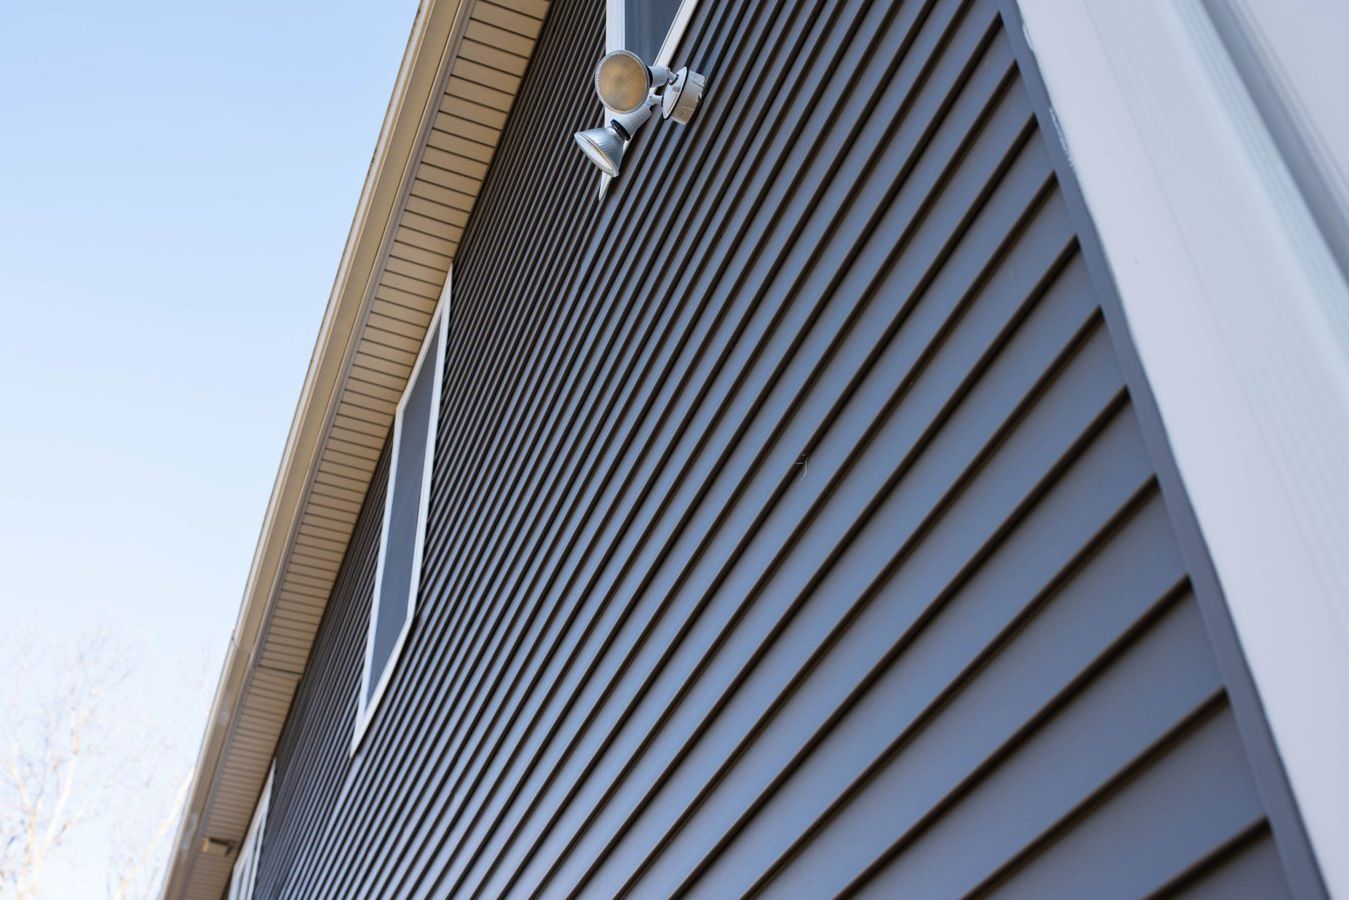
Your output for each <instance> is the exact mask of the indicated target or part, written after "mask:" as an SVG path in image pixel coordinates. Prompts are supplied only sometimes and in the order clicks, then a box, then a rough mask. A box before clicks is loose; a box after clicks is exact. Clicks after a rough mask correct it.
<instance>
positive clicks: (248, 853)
mask: <svg viewBox="0 0 1349 900" xmlns="http://www.w3.org/2000/svg"><path fill="white" fill-rule="evenodd" d="M275 776H276V763H275V762H273V763H272V768H271V770H270V771H268V773H267V782H266V783H265V784H264V785H263V786H262V796H261V797H259V798H258V806H257V809H255V810H253V818H252V820H251V821H250V822H249V823H248V831H246V832H245V833H244V842H243V843H242V844H240V845H239V855H238V856H237V857H236V858H235V860H234V871H233V872H232V873H231V874H230V886H229V892H228V894H226V898H227V900H252V897H253V888H254V887H255V886H256V885H257V880H258V860H259V859H260V858H261V856H262V836H263V833H264V832H265V831H266V829H267V811H268V810H269V809H270V808H271V805H272V779H273V778H274V777H275Z"/></svg>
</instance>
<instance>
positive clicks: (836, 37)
mask: <svg viewBox="0 0 1349 900" xmlns="http://www.w3.org/2000/svg"><path fill="white" fill-rule="evenodd" d="M602 6H603V4H602V3H600V2H598V0H585V2H582V0H576V2H569V0H558V2H556V3H555V4H554V6H553V9H552V11H551V12H550V15H549V19H548V21H547V23H546V25H545V28H544V31H543V34H542V35H541V37H540V42H539V45H538V49H537V51H536V55H535V58H534V60H533V62H532V63H531V67H530V70H529V72H528V74H527V77H526V80H525V83H524V86H523V88H522V90H521V93H520V96H519V99H518V101H517V105H516V108H515V110H514V112H513V113H512V116H511V120H510V121H509V123H508V125H507V128H506V132H505V135H504V137H503V140H502V144H501V146H500V148H499V150H498V152H497V157H496V160H495V161H494V163H493V168H492V171H491V174H490V176H489V178H488V182H487V184H486V185H485V187H484V190H483V192H482V194H481V196H480V199H479V203H478V206H477V209H476V211H475V213H474V218H473V220H472V222H471V223H470V225H469V228H468V230H467V232H466V234H465V238H464V243H463V245H462V247H461V248H460V251H459V255H458V257H457V260H456V263H455V272H454V289H453V307H452V316H451V332H450V335H449V346H448V350H447V359H446V369H445V388H444V393H443V397H442V402H441V409H440V420H439V421H440V424H439V435H438V440H437V446H436V452H435V461H434V477H433V482H432V493H431V503H430V513H429V517H428V518H429V526H428V537H427V544H426V554H425V562H424V567H423V576H422V588H421V590H422V593H421V599H420V602H419V605H418V609H417V613H416V619H415V622H414V624H413V627H412V631H411V633H410V635H409V640H408V643H407V645H406V648H405V650H404V652H403V654H402V657H401V659H400V660H399V662H398V664H397V666H398V667H397V669H396V671H395V674H394V677H393V680H392V681H391V683H390V686H389V689H388V692H387V694H386V696H385V698H384V700H383V703H382V705H381V708H380V709H379V711H378V712H377V714H376V716H375V718H374V719H373V721H372V722H371V725H370V729H369V731H368V733H367V734H366V735H365V738H364V742H363V743H362V745H361V748H360V750H359V752H358V753H357V754H356V755H355V756H354V757H351V758H349V757H348V755H347V748H348V746H349V742H350V738H351V729H352V724H353V718H354V715H355V711H356V697H357V690H358V681H359V677H360V669H361V661H362V648H363V646H364V642H365V628H366V623H367V622H368V612H369V603H370V598H371V594H372V589H373V574H374V567H375V553H376V549H377V546H378V541H379V530H380V522H379V517H380V515H381V513H382V508H383V491H384V489H385V481H386V480H387V466H388V462H387V451H386V459H385V460H384V461H383V462H382V463H381V466H380V469H379V471H378V472H377V474H376V477H375V482H374V485H373V486H372V488H371V491H370V494H369V496H368V497H367V498H366V502H365V508H364V512H363V513H362V515H361V520H360V522H359V524H358V526H357V530H356V534H355V536H354V538H353V540H352V543H351V546H350V549H349V551H348V554H347V558H346V561H345V563H344V565H343V571H342V574H341V576H340V578H339V581H338V585H337V588H336V590H335V591H334V594H333V596H332V599H331V601H330V603H329V606H328V610H327V613H326V615H325V618H324V621H323V624H322V626H321V628H320V632H319V636H318V640H317V643H316V645H315V649H314V651H313V654H312V656H311V658H310V661H309V665H308V668H307V670H306V673H305V676H304V680H303V682H302V684H301V686H300V689H299V693H298V695H297V698H296V701H295V704H294V706H293V708H292V710H291V714H290V718H289V721H288V723H287V725H286V729H285V732H284V735H283V737H282V740H281V743H280V746H279V747H278V751H277V768H276V780H275V788H274V794H273V798H272V801H271V812H270V818H269V822H268V824H267V832H266V834H267V837H266V841H265V844H264V847H263V851H262V859H261V863H260V869H259V875H258V885H259V894H260V895H261V896H268V897H271V896H304V897H320V896H321V897H332V896H360V897H386V896H400V897H401V896H410V897H431V896H434V897H440V896H465V897H467V896H484V897H497V896H520V897H524V896H533V895H545V896H565V895H568V894H574V895H582V896H595V897H608V896H613V895H615V894H619V893H627V894H630V895H632V896H636V897H651V896H667V895H670V894H673V893H676V892H677V891H678V892H686V893H688V894H690V895H693V896H705V897H713V898H724V897H732V896H737V895H740V894H743V893H745V892H762V893H766V894H769V895H775V896H778V895H780V896H794V897H816V896H829V895H833V894H836V893H840V892H847V891H856V892H860V893H863V894H867V895H874V896H882V897H893V896H912V897H950V896H957V895H961V894H966V893H984V892H992V891H1000V892H1006V893H1008V894H1013V895H1023V896H1036V897H1044V896H1072V895H1091V896H1094V897H1099V896H1141V895H1144V894H1148V893H1151V892H1157V891H1168V890H1172V891H1177V892H1188V893H1189V894H1190V895H1191V896H1223V897H1235V896H1253V897H1256V896H1258V897H1270V896H1278V895H1280V894H1283V893H1288V891H1289V889H1288V880H1287V873H1286V872H1285V869H1284V866H1285V863H1284V862H1283V860H1284V858H1285V856H1284V855H1281V852H1280V850H1281V848H1279V847H1277V846H1276V843H1275V839H1276V838H1278V839H1279V840H1280V841H1287V840H1291V839H1292V838H1288V837H1286V836H1284V835H1281V834H1277V833H1275V832H1273V831H1272V830H1271V827H1270V824H1269V821H1268V818H1267V810H1266V804H1267V802H1268V801H1267V800H1262V796H1265V795H1264V794H1262V791H1261V790H1259V789H1257V780H1256V778H1255V777H1254V774H1253V771H1254V770H1253V766H1252V762H1251V759H1250V755H1249V753H1248V752H1247V747H1246V740H1245V739H1244V738H1243V733H1244V731H1243V728H1239V727H1238V721H1237V718H1238V716H1237V712H1238V711H1237V710H1235V709H1234V706H1233V704H1232V703H1231V702H1230V700H1229V697H1230V696H1231V692H1230V690H1229V687H1230V685H1229V683H1228V681H1227V680H1226V679H1225V676H1224V675H1223V673H1222V671H1221V670H1220V667H1219V665H1218V664H1217V662H1216V658H1215V653H1214V649H1213V646H1212V641H1211V638H1210V628H1209V627H1207V626H1206V622H1205V619H1204V617H1203V616H1201V607H1200V604H1199V603H1198V602H1197V600H1196V596H1195V587H1194V584H1193V582H1194V579H1193V578H1192V577H1191V574H1190V572H1188V571H1187V564H1186V562H1185V559H1184V557H1183V555H1182V553H1181V550H1180V546H1179V544H1178V540H1177V536H1176V531H1175V528H1174V525H1173V521H1174V515H1173V511H1172V510H1173V508H1174V505H1175V504H1176V503H1179V502H1183V498H1176V497H1165V498H1164V497H1163V495H1162V492H1161V490H1160V488H1159V486H1158V484H1159V481H1158V475H1157V467H1156V462H1155V460H1154V457H1153V454H1152V452H1150V450H1149V446H1148V444H1147V442H1145V440H1144V435H1143V431H1142V427H1141V426H1140V419H1139V416H1138V412H1137V409H1136V408H1135V399H1134V398H1133V396H1132V394H1131V391H1130V390H1129V389H1128V388H1127V387H1126V384H1125V379H1124V377H1123V375H1122V374H1121V372H1122V365H1121V358H1120V356H1119V351H1118V347H1119V342H1120V341H1121V340H1122V336H1121V335H1119V334H1111V333H1110V327H1109V325H1108V317H1107V316H1106V315H1105V314H1104V313H1103V309H1102V297H1101V296H1100V292H1099V291H1098V289H1097V287H1096V281H1094V280H1093V278H1092V277H1091V276H1090V274H1089V267H1088V265H1087V263H1086V260H1085V259H1084V254H1083V251H1082V245H1083V242H1082V240H1081V239H1080V236H1079V235H1078V234H1077V232H1076V231H1075V228H1074V225H1073V221H1074V219H1073V217H1072V216H1071V215H1070V214H1069V207H1068V204H1067V202H1066V201H1065V196H1064V192H1063V190H1062V188H1061V187H1060V185H1059V183H1058V181H1057V179H1056V175H1055V166H1054V165H1053V163H1052V156H1051V153H1050V147H1049V145H1047V143H1046V141H1045V138H1044V135H1043V134H1042V133H1041V131H1040V128H1039V126H1038V124H1037V117H1036V115H1035V110H1034V108H1033V104H1032V102H1031V94H1030V93H1029V92H1028V89H1027V85H1026V82H1025V81H1024V79H1023V76H1022V74H1021V73H1020V72H1019V71H1018V66H1017V55H1016V53H1015V52H1014V47H1013V43H1012V41H1011V40H1010V39H1009V35H1008V33H1007V31H1006V28H1005V26H1004V23H1003V21H1002V19H1001V17H1000V14H999V8H1000V7H999V4H998V3H996V2H981V0H974V2H968V3H960V2H950V0H937V2H930V3H918V2H913V3H900V4H894V5H889V4H884V3H870V2H863V0H854V2H828V3H810V2H803V3H800V4H797V5H795V7H794V13H793V14H792V15H781V14H779V12H778V10H777V9H776V8H775V6H774V5H773V4H767V3H756V2H752V0H735V2H732V0H725V2H704V3H702V4H701V5H700V7H699V9H698V12H697V15H696V16H695V19H694V22H693V24H692V26H691V27H690V30H689V33H688V36H687V37H686V39H685V50H684V51H682V52H681V53H680V54H679V57H680V58H679V59H678V60H676V61H677V62H682V61H684V59H688V60H690V61H691V62H692V63H693V65H694V66H695V68H697V69H699V70H700V71H703V72H706V73H707V74H708V86H709V87H708V91H709V92H708V96H707V99H706V100H705V102H704V108H703V109H702V110H701V111H700V112H699V115H698V118H697V119H696V120H695V122H694V124H693V125H692V126H691V127H689V128H686V129H679V128H676V127H675V126H673V125H671V124H668V123H665V124H662V125H659V126H658V127H654V128H653V127H651V126H648V128H647V129H646V131H645V133H643V134H642V135H640V136H639V138H638V140H637V141H636V142H635V143H634V145H633V147H632V148H631V149H630V153H629V157H628V159H627V160H626V162H625V165H624V171H623V174H622V177H621V178H620V179H618V180H617V181H615V182H614V183H613V184H612V185H611V186H610V189H609V193H608V195H607V197H606V198H605V199H604V200H603V201H599V202H597V200H596V188H597V176H596V172H595V170H594V169H593V168H591V167H590V166H589V165H588V164H587V163H586V162H585V161H584V159H583V158H582V156H581V154H579V153H577V152H575V149H574V147H573V146H572V145H571V138H570V133H571V131H573V130H575V129H576V128H578V127H583V126H588V125H592V124H594V122H595V121H596V119H597V118H598V107H597V104H596V103H595V101H594V100H593V98H592V96H591V93H590V80H589V73H590V71H591V69H592V67H593V65H594V61H595V59H596V58H598V56H599V54H600V53H601V52H602V44H603V32H604V28H603V10H602ZM775 60H776V61H790V63H791V65H790V68H791V71H792V73H793V84H794V87H793V89H792V90H790V91H784V92H782V93H780V94H765V93H762V92H757V91H755V90H752V89H751V87H752V85H754V83H755V81H754V79H755V77H756V76H757V75H759V74H761V73H762V72H763V71H765V69H766V68H770V66H769V62H770V61H775ZM652 234H659V235H662V236H668V237H670V238H671V239H670V240H668V241H661V240H655V241H653V240H650V239H648V238H649V236H650V235H652ZM680 235H683V236H684V237H685V239H684V240H682V241H681V240H678V239H675V238H676V237H678V236H680ZM1247 719H1249V717H1248V716H1247ZM1244 728H1245V730H1249V725H1247V726H1244Z"/></svg>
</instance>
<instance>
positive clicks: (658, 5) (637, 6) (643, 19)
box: [623, 0, 680, 64]
mask: <svg viewBox="0 0 1349 900" xmlns="http://www.w3.org/2000/svg"><path fill="white" fill-rule="evenodd" d="M679 3H680V0H624V10H623V31H624V32H625V35H624V46H625V47H626V49H628V50H631V51H632V52H633V53H636V54H637V55H638V56H640V57H641V58H642V59H643V60H645V61H646V62H647V63H648V64H649V63H653V62H655V61H656V53H657V52H659V51H660V45H661V44H662V43H664V41H665V34H666V32H668V31H669V30H670V23H671V22H672V21H674V16H675V13H676V12H677V11H678V10H679Z"/></svg>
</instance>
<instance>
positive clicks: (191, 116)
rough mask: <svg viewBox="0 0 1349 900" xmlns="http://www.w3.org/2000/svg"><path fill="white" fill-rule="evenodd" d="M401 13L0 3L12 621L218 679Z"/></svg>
mask: <svg viewBox="0 0 1349 900" xmlns="http://www.w3.org/2000/svg"><path fill="white" fill-rule="evenodd" d="M415 12H416V3H415V0H368V2H352V0H323V2H318V0H291V2H276V0H269V2H231V3H221V4H206V3H182V2H169V0H164V2H138V0H130V2H119V3H108V2H104V0H97V2H95V0H73V2H60V3H41V2H39V3H19V2H2V3H0V397H3V400H4V410H3V411H4V415H3V418H2V419H0V571H3V572H4V573H5V577H4V578H3V580H0V613H3V615H4V618H5V620H6V621H8V622H11V623H12V622H15V621H18V622H21V623H25V624H27V625H28V626H30V627H32V628H34V629H36V630H38V631H39V632H44V633H52V634H61V633H65V632H69V631H71V630H73V629H74V628H76V627H78V626H79V625H80V623H82V622H85V621H92V620H103V621H108V622H111V623H113V625H114V626H116V627H117V628H119V629H122V630H123V631H125V632H126V633H127V634H129V635H131V636H133V637H134V638H136V639H137V640H139V641H140V642H141V646H143V648H144V653H145V657H146V658H145V659H144V660H143V667H142V669H143V671H146V672H157V673H161V674H162V673H164V672H165V671H166V670H169V671H171V670H172V669H173V667H174V666H177V665H180V663H181V660H183V659H184V658H186V655H190V654H191V653H193V652H195V653H197V654H198V655H201V654H205V655H206V656H207V657H209V662H210V667H211V669H210V672H211V679H212V680H213V679H214V677H215V673H216V672H217V671H218V665H219V661H220V659H221V658H222V654H223V650H224V647H225V645H226V643H227V641H228V638H229V633H230V630H231V628H232V626H233V624H234V620H235V616H236V614H237V611H238V606H239V601H240V597H241V595H242V590H243V586H244V581H245V578H246V576H247V573H248V567H249V563H250V560H251V557H252V553H253V548H254V545H255V543H256V540H257V535H258V530H259V528H260V526H261V523H262V518H263V513H264V510H265V507H266V503H267V498H268V494H269V492H270V490H271V486H272V481H273V478H274V476H275V474H276V468H277V464H278V462H279V460H280V456H281V450H282V446H283V444H284V441H285V437H286V431H287V428H288V426H289V424H290V419H291V415H292V413H293V412H294V409H295V402H296V399H297V398H298V396H299V389H300V384H301V382H302V380H303V378H304V373H305V369H306V366H307V364H308V361H309V356H310V352H311V351H312V349H313V345H314V339H315V336H316V335H317V333H318V326H319V322H320V319H321V316H322V313H323V309H324V306H325V304H326V302H327V299H328V293H329V289H330V287H331V285H332V280H333V276H334V273H335V272H336V269H337V264H338V259H339V256H340V254H341V250H342V246H343V242H344V240H345V238H346V234H347V230H348V228H349V226H350V223H351V218H352V214H353V212H354V210H355V207H356V201H357V197H358V195H359V193H360V188H361V184H362V181H363V179H364V177H365V173H366V169H367V167H368V165H369V161H370V156H371V152H372V150H373V148H374V145H375V140H376V137H377V135H378V132H379V126H380V122H381V120H382V118H383V115H384V110H385V107H386V105H387V103H388V99H389V94H390V91H391V90H392V86H393V82H394V78H395V76H396V73H397V68H398V63H399V60H400V59H401V57H402V53H403V49H404V46H405V44H406V41H407V36H408V33H409V30H410V28H411V25H412V21H413V17H414V15H415ZM185 654H186V655H185ZM182 724H183V723H182V722H181V721H179V722H165V723H164V727H166V728H173V727H180V726H181V725H182ZM190 727H191V729H192V730H193V733H192V735H191V738H190V742H191V743H192V744H193V746H195V745H196V743H197V740H198V738H199V735H200V731H199V728H200V721H196V722H192V723H191V725H190Z"/></svg>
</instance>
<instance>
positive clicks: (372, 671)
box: [351, 280, 449, 753]
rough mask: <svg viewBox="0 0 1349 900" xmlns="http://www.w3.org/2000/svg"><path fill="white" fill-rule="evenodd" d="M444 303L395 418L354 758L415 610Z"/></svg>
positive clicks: (441, 357)
mask: <svg viewBox="0 0 1349 900" xmlns="http://www.w3.org/2000/svg"><path fill="white" fill-rule="evenodd" d="M448 295H449V281H448V280H447V281H446V283H445V292H444V293H443V294H442V297H441V303H440V306H439V307H437V309H436V312H435V314H434V315H433V316H432V318H431V325H430V327H429V328H428V329H427V332H426V339H425V340H424V341H423V342H422V348H421V352H420V353H419V354H418V355H417V361H416V363H414V365H413V367H412V375H411V376H410V377H409V378H408V383H407V387H406V388H405V389H404V391H403V397H402V399H401V400H400V401H399V402H398V411H397V413H396V414H395V416H394V423H393V448H392V458H391V460H390V463H389V486H388V489H387V492H386V494H385V497H384V524H383V528H382V530H381V533H380V538H379V561H378V563H377V564H376V567H375V595H374V597H373V598H372V600H371V603H370V630H369V633H368V634H367V636H366V647H365V668H364V674H363V677H362V679H361V685H360V697H359V704H358V709H357V714H356V731H355V734H354V735H353V736H352V741H351V751H352V752H353V753H354V752H355V751H356V748H357V746H359V744H360V742H361V738H362V737H363V736H364V734H365V729H366V727H367V726H368V725H369V723H370V718H371V716H372V715H373V714H374V712H375V709H376V708H377V707H378V706H379V701H380V698H381V697H382V696H383V694H384V690H385V688H386V687H387V685H388V683H389V678H390V677H391V675H392V674H393V670H394V667H395V665H396V664H397V662H398V657H399V654H400V653H401V652H402V649H403V643H404V641H405V640H406V639H407V634H408V630H409V629H410V628H411V627H412V617H413V613H414V612H415V611H416V608H417V589H418V587H419V586H420V580H421V569H422V544H423V539H424V537H425V530H426V507H427V502H428V501H429V499H430V496H431V463H432V456H433V451H434V448H435V444H436V420H437V418H438V413H439V410H440V387H441V370H442V368H443V367H444V359H445V341H446V332H447V331H448V325H447V324H446V316H445V311H446V310H448V309H449V301H448V299H446V298H447V297H448Z"/></svg>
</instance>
